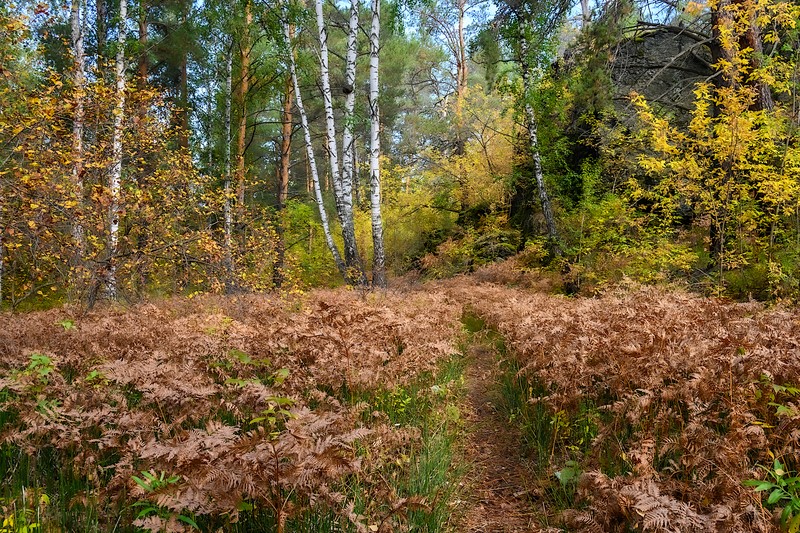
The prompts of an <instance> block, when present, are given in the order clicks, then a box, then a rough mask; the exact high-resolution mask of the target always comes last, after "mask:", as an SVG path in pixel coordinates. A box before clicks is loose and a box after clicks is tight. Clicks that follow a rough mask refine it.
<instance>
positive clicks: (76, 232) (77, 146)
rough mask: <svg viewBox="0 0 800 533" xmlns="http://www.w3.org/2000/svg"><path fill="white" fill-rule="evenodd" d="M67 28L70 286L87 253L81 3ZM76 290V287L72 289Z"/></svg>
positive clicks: (75, 1)
mask: <svg viewBox="0 0 800 533" xmlns="http://www.w3.org/2000/svg"><path fill="white" fill-rule="evenodd" d="M70 15H71V16H70V25H71V29H72V55H73V91H74V94H75V116H74V117H73V121H72V159H73V165H72V187H73V195H74V196H75V209H74V211H73V215H72V218H73V220H72V239H73V240H74V241H75V251H74V255H73V257H72V265H71V266H72V269H73V272H72V277H73V285H75V284H76V282H77V281H79V277H80V276H79V275H78V272H77V270H78V269H80V268H81V267H82V265H83V258H84V253H85V250H86V242H85V235H84V229H83V221H82V219H81V217H82V216H83V126H84V108H83V98H84V85H85V81H84V80H85V75H84V48H83V23H82V21H81V0H72V6H71V14H70ZM73 288H75V287H73Z"/></svg>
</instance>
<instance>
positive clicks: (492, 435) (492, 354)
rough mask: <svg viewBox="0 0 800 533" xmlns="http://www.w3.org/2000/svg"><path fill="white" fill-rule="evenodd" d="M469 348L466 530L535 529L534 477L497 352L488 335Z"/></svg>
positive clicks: (490, 532) (481, 532)
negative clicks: (507, 410)
mask: <svg viewBox="0 0 800 533" xmlns="http://www.w3.org/2000/svg"><path fill="white" fill-rule="evenodd" d="M476 337H478V338H477V339H475V340H476V342H474V343H473V344H472V345H471V346H470V347H469V349H468V353H467V356H468V366H467V368H466V372H465V374H466V376H465V377H466V389H467V397H466V401H465V413H464V418H465V420H466V422H467V435H466V442H465V450H464V452H465V453H464V455H465V458H466V461H467V463H468V464H469V465H470V470H469V472H468V473H467V475H466V477H465V481H464V483H465V485H466V487H467V496H466V501H467V503H468V510H467V513H466V517H465V520H464V530H465V531H469V532H471V533H494V532H497V533H500V532H502V533H516V532H523V531H524V532H527V531H535V530H536V524H535V522H534V516H533V513H532V508H531V504H530V501H529V497H530V495H531V490H530V487H529V486H528V483H527V481H528V480H530V479H533V478H532V476H531V475H530V474H531V473H530V469H529V467H528V465H527V464H526V461H525V459H524V458H523V452H522V447H521V443H522V438H521V435H520V432H519V430H518V428H516V427H515V426H514V425H513V424H510V423H509V420H508V416H507V415H505V414H503V413H502V412H501V410H500V407H499V404H500V402H501V401H502V398H501V397H500V392H499V391H498V382H499V372H500V370H499V368H498V353H497V350H496V349H495V347H494V346H493V345H492V343H490V342H486V339H485V336H483V335H480V334H477V335H476Z"/></svg>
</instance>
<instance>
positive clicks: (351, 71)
mask: <svg viewBox="0 0 800 533" xmlns="http://www.w3.org/2000/svg"><path fill="white" fill-rule="evenodd" d="M358 30H359V25H358V0H351V1H350V23H349V28H348V33H347V58H346V66H345V75H344V93H345V102H344V128H343V131H342V159H343V161H342V207H343V209H344V213H343V215H344V218H345V219H346V220H348V221H349V223H350V224H349V225H350V228H352V229H350V228H348V232H349V231H352V236H351V238H352V242H353V250H352V254H351V256H350V261H352V263H350V262H348V266H349V267H350V268H351V269H353V268H355V269H356V271H355V275H356V276H357V282H358V283H359V284H360V285H363V284H365V283H366V281H367V280H366V277H365V275H364V265H363V264H362V263H361V256H360V255H359V254H358V250H357V249H356V248H355V229H354V227H353V226H354V224H353V177H354V174H355V172H354V169H355V136H354V135H353V129H354V127H355V122H354V121H355V116H354V109H355V104H356V91H355V86H356V59H357V57H358V50H357V45H358ZM346 244H347V241H345V245H346ZM345 258H346V259H347V248H346V247H345Z"/></svg>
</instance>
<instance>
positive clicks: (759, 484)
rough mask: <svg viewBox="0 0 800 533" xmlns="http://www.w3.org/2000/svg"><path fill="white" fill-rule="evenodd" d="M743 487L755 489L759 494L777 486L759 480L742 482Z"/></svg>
mask: <svg viewBox="0 0 800 533" xmlns="http://www.w3.org/2000/svg"><path fill="white" fill-rule="evenodd" d="M744 485H745V486H747V487H755V489H754V490H755V491H756V492H761V491H763V490H770V489H772V488H775V487H776V486H777V485H775V484H774V483H770V482H769V481H761V480H760V479H748V480H747V481H745V482H744Z"/></svg>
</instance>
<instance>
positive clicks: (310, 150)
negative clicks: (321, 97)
mask: <svg viewBox="0 0 800 533" xmlns="http://www.w3.org/2000/svg"><path fill="white" fill-rule="evenodd" d="M283 29H284V41H285V42H286V50H287V53H288V55H289V72H290V73H291V76H292V85H293V86H294V97H295V104H296V105H297V112H298V113H299V114H300V125H301V126H302V128H303V136H304V138H305V143H306V157H307V159H308V166H309V170H310V172H311V181H312V182H313V189H314V199H315V200H316V202H317V209H318V211H319V218H320V222H321V224H322V232H323V233H324V235H325V243H326V244H327V245H328V249H329V250H330V251H331V255H333V261H334V263H336V268H337V269H339V272H340V273H341V275H342V276H343V277H344V278H345V279H347V266H346V265H345V263H344V261H343V260H342V254H341V253H340V252H339V248H337V246H336V243H335V242H334V241H333V235H332V234H331V228H330V223H329V222H328V213H327V211H326V210H325V202H324V201H323V198H322V189H321V188H320V184H319V173H318V172H317V160H316V158H315V156H314V145H313V143H312V141H311V129H310V128H309V126H308V115H307V114H306V108H305V107H304V106H303V97H302V95H301V94H300V84H299V83H298V82H297V67H296V65H295V60H294V49H293V48H292V31H291V29H290V27H289V23H288V21H285V22H284V28H283Z"/></svg>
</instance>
